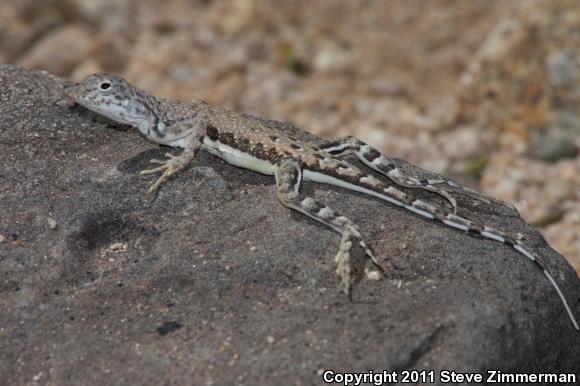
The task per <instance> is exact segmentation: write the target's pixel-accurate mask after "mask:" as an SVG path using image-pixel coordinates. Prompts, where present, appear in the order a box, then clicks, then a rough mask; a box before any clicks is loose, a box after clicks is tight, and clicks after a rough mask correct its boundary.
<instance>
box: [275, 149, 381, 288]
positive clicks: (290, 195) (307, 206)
mask: <svg viewBox="0 0 580 386" xmlns="http://www.w3.org/2000/svg"><path fill="white" fill-rule="evenodd" d="M275 177H276V187H277V192H278V199H279V200H280V202H281V203H282V204H283V205H284V206H286V207H288V208H291V209H294V210H296V211H298V212H300V213H303V214H305V215H306V216H308V217H310V218H312V219H314V220H316V221H318V222H321V223H322V224H325V225H326V226H328V227H330V228H332V229H334V230H335V231H336V232H338V233H339V234H341V236H342V237H341V240H340V246H339V250H338V253H337V254H336V258H335V261H336V273H337V275H338V276H339V277H340V279H341V282H342V285H343V288H344V292H345V294H346V296H347V297H349V296H350V287H351V284H352V266H351V258H350V250H351V249H352V247H353V245H354V244H358V245H359V246H360V247H361V248H362V249H363V250H364V252H365V254H366V255H367V256H368V257H369V258H370V260H371V261H372V263H373V265H374V266H375V267H377V269H378V273H379V275H378V276H379V277H380V276H382V273H383V272H384V270H383V268H382V267H381V265H380V263H379V261H378V259H377V258H376V256H375V254H374V252H373V250H372V249H371V247H370V246H369V245H368V244H367V243H366V242H365V241H364V240H363V239H362V235H361V233H360V231H359V229H358V227H357V226H356V225H355V224H354V223H353V222H352V221H351V220H350V219H349V218H347V217H345V216H341V215H339V214H338V213H337V212H335V211H334V210H332V209H331V208H329V207H328V206H326V205H324V204H321V203H320V202H318V201H316V200H315V199H313V198H311V197H305V196H303V195H301V194H300V193H299V190H300V185H301V182H302V169H301V167H300V165H299V164H298V163H297V162H296V161H293V160H284V161H282V163H280V164H279V165H278V166H277V168H276V172H275Z"/></svg>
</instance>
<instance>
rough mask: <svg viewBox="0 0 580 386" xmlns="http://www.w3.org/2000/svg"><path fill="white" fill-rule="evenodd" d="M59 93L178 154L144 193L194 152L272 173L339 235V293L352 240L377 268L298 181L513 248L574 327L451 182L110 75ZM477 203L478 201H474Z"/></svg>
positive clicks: (363, 147) (294, 202)
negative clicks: (467, 211) (461, 211)
mask: <svg viewBox="0 0 580 386" xmlns="http://www.w3.org/2000/svg"><path fill="white" fill-rule="evenodd" d="M67 93H68V95H69V97H71V98H72V99H73V100H74V101H75V102H76V103H78V104H80V105H82V106H84V107H86V108H88V109H90V110H93V111H95V112H97V113H99V114H101V115H104V116H106V117H108V118H110V119H112V120H114V121H117V122H120V123H124V124H128V125H131V126H134V127H136V128H137V129H139V130H140V131H141V133H143V134H144V135H145V136H146V137H147V138H148V139H150V140H152V141H154V142H157V143H161V144H164V145H169V146H173V147H180V148H183V149H184V150H183V152H182V153H181V155H179V156H174V155H172V154H166V156H167V157H168V159H167V160H155V159H153V160H151V162H152V163H154V164H158V165H159V166H158V167H155V168H153V169H148V170H143V171H142V172H141V174H154V173H161V176H160V177H159V178H158V179H157V180H156V182H155V183H153V184H152V185H151V187H150V189H149V192H153V191H154V190H156V189H157V188H158V187H159V185H161V184H162V183H163V182H165V181H166V180H167V179H168V178H169V177H171V176H172V175H173V174H175V173H177V172H178V171H180V170H182V169H183V168H185V167H186V166H187V165H188V164H189V163H190V162H191V161H192V160H193V159H194V158H195V155H196V153H197V152H198V150H199V149H204V150H206V151H208V152H210V153H211V154H213V155H215V156H217V157H219V158H221V159H223V160H224V161H226V162H228V163H230V164H233V165H236V166H239V167H242V168H245V169H248V170H252V171H255V172H259V173H263V174H266V175H273V176H274V178H275V180H276V188H277V192H278V198H279V200H280V202H281V203H282V204H283V205H284V206H286V207H288V208H291V209H294V210H296V211H298V212H301V213H303V214H305V215H306V216H309V217H311V218H313V219H314V220H316V221H319V222H321V223H322V224H325V225H326V226H328V227H330V228H332V229H334V230H335V231H336V232H338V233H339V234H340V235H341V236H342V239H341V241H340V247H339V251H338V254H337V255H336V263H337V270H336V272H337V274H338V276H339V277H340V278H341V281H342V285H343V287H344V291H345V293H346V295H347V296H348V295H349V291H350V286H351V281H352V279H351V262H350V250H351V248H352V246H353V244H354V243H357V244H358V245H359V246H360V247H362V249H363V250H364V252H365V253H366V255H368V257H369V258H370V259H371V261H372V263H373V264H374V265H375V266H376V267H377V271H375V272H377V273H379V272H382V271H383V270H382V268H381V265H380V264H379V261H378V259H377V258H376V256H375V254H374V252H373V250H372V249H371V247H370V246H369V245H368V244H367V243H366V242H365V241H364V240H363V238H362V235H361V233H360V231H359V229H358V227H357V226H356V225H355V224H354V223H353V222H352V221H351V220H350V219H349V218H348V217H345V216H343V215H340V214H338V213H337V212H335V211H334V210H332V209H331V208H329V207H328V206H326V205H324V204H322V203H320V202H318V201H316V200H315V199H313V198H312V197H306V196H304V195H302V194H301V193H300V185H301V184H302V182H303V181H315V182H320V183H325V184H331V185H335V186H339V187H342V188H346V189H349V190H352V191H355V192H360V193H364V194H367V195H370V196H373V197H377V198H379V199H382V200H384V201H386V202H389V203H391V204H393V205H396V206H399V207H402V208H405V209H407V210H409V211H411V212H413V213H415V214H417V215H420V216H422V217H425V218H427V219H430V220H434V221H437V222H439V223H442V224H445V225H447V226H449V227H452V228H456V229H458V230H460V231H464V232H468V233H472V234H477V235H481V236H483V237H485V238H487V239H490V240H495V241H498V242H500V243H503V244H506V245H508V246H510V247H512V248H514V249H515V250H516V251H518V252H519V253H521V254H522V255H524V256H526V257H527V258H528V259H530V260H531V261H532V262H534V263H535V264H536V266H537V267H538V268H539V269H541V270H542V272H543V273H544V274H545V275H546V277H547V278H548V280H549V281H550V283H551V284H552V286H553V287H554V288H555V290H556V291H557V293H558V295H559V297H560V299H561V301H562V303H563V304H564V307H565V309H566V312H567V313H568V315H569V317H570V319H571V321H572V323H573V324H574V327H575V328H576V329H577V330H578V329H579V327H578V322H577V321H576V319H575V317H574V314H573V313H572V310H571V308H570V306H569V305H568V301H567V300H566V297H565V296H564V294H563V292H562V291H561V289H560V287H559V286H558V284H557V283H556V281H555V280H554V276H553V275H552V273H551V272H550V270H549V269H548V268H547V266H546V264H545V263H544V262H543V260H542V259H541V258H540V256H538V255H537V254H535V253H534V252H532V251H531V250H530V249H529V248H528V247H526V246H525V245H524V244H523V243H522V242H521V240H520V239H519V238H512V237H510V236H508V235H507V234H505V233H503V232H500V231H498V230H496V229H493V228H491V227H487V226H485V225H482V224H478V223H476V222H473V221H470V220H468V219H466V218H463V217H460V216H458V215H457V214H456V211H455V209H456V205H457V204H456V202H455V200H454V199H453V197H452V196H451V195H450V194H449V192H448V189H445V187H446V185H451V186H452V187H454V188H460V186H459V185H457V184H455V183H453V182H451V181H447V180H420V179H416V178H413V177H409V176H406V175H405V174H404V173H402V172H401V171H400V170H399V169H398V168H397V167H396V165H395V163H394V162H393V160H392V159H389V158H387V157H386V156H384V155H382V154H381V153H379V152H378V151H377V150H375V149H373V148H372V147H371V146H370V145H368V144H365V143H363V142H361V141H359V140H358V139H356V138H353V137H345V138H338V139H330V140H321V141H318V142H310V141H305V140H299V139H296V138H294V137H293V136H292V135H291V134H290V133H289V132H288V131H287V130H284V129H283V125H280V124H276V122H274V121H269V120H266V119H262V118H257V117H253V116H249V115H245V114H238V113H234V112H231V111H227V110H225V109H222V108H219V107H215V106H210V105H208V104H206V103H204V102H202V101H194V102H178V101H172V100H167V99H161V98H156V97H154V96H151V95H149V94H147V93H146V92H145V91H143V90H141V89H139V88H137V87H135V86H133V85H131V84H129V83H128V82H127V81H125V80H124V79H121V78H119V77H117V76H113V75H108V74H94V75H91V76H89V77H87V78H86V79H85V80H83V81H82V82H81V83H79V84H76V85H74V86H71V87H69V88H68V89H67ZM346 154H354V155H355V156H356V157H357V158H358V160H360V161H361V162H362V163H363V164H364V165H366V166H367V167H369V168H371V169H373V170H375V171H376V172H378V173H380V174H382V175H384V176H386V177H388V178H389V179H390V180H391V181H392V182H394V183H395V184H396V185H399V186H402V187H405V188H420V189H425V190H429V191H431V192H434V193H437V194H439V195H441V196H443V197H444V198H445V199H447V200H448V201H449V202H450V203H451V205H452V207H453V210H448V209H446V208H444V207H442V206H440V205H435V204H433V203H429V202H425V201H422V200H420V199H417V198H415V197H413V196H412V195H410V194H408V193H405V192H403V191H402V190H400V189H397V188H396V187H394V186H390V185H389V184H387V183H385V181H383V180H381V179H378V178H376V177H374V176H372V175H370V174H368V173H366V172H364V171H363V170H361V169H359V168H357V167H356V166H354V165H352V164H350V163H348V162H346V161H345V160H343V159H341V158H339V157H341V156H343V155H346ZM470 193H473V192H472V191H470ZM480 199H482V200H484V199H485V198H484V196H480Z"/></svg>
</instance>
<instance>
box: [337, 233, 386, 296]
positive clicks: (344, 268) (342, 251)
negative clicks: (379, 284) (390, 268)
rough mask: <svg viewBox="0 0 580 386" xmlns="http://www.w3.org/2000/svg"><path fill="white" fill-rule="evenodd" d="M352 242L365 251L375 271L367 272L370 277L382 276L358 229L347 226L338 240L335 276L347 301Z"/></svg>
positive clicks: (381, 268)
mask: <svg viewBox="0 0 580 386" xmlns="http://www.w3.org/2000/svg"><path fill="white" fill-rule="evenodd" d="M354 242H358V244H359V246H360V247H361V248H362V249H363V250H364V251H365V253H366V254H367V256H369V257H370V259H371V261H372V263H373V265H374V266H375V268H376V269H375V270H373V271H369V272H371V273H372V274H370V275H369V276H370V277H373V278H374V279H380V278H382V276H383V273H384V269H383V267H382V266H381V265H380V263H379V261H378V259H377V258H376V257H375V255H374V253H373V251H372V250H371V248H370V247H369V246H368V245H367V243H365V242H364V240H363V239H362V235H361V234H360V232H359V230H358V228H357V227H356V226H354V225H351V226H348V227H347V228H346V230H345V231H344V233H343V234H342V239H341V240H340V247H339V249H338V253H337V254H336V257H335V261H336V274H337V275H338V277H340V279H341V282H342V286H343V288H344V294H345V295H346V297H347V299H350V295H351V294H350V287H351V284H352V277H351V274H352V266H351V258H350V250H351V248H352V246H353V243H354Z"/></svg>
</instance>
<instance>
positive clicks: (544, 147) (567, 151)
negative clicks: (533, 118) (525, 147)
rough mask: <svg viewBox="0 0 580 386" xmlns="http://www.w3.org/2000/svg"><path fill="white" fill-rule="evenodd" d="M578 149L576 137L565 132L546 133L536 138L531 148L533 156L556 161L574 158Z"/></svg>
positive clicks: (547, 160) (530, 151)
mask: <svg viewBox="0 0 580 386" xmlns="http://www.w3.org/2000/svg"><path fill="white" fill-rule="evenodd" d="M577 152H578V149H577V148H576V144H575V143H574V138H572V137H571V136H570V135H567V134H564V133H546V134H543V135H539V136H537V137H536V138H534V141H533V142H532V143H531V146H530V149H529V155H530V156H531V157H533V158H536V159H539V160H542V161H546V162H556V161H559V160H561V159H564V158H574V157H575V156H576V153H577Z"/></svg>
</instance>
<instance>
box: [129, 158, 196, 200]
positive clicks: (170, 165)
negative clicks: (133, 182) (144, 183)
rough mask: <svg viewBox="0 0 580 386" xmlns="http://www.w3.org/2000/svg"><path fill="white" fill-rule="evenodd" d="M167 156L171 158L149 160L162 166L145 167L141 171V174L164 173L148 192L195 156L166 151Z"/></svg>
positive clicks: (155, 188)
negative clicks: (176, 154)
mask: <svg viewBox="0 0 580 386" xmlns="http://www.w3.org/2000/svg"><path fill="white" fill-rule="evenodd" d="M165 156H166V157H167V158H169V159H167V160H158V159H152V160H150V161H149V162H150V163H152V164H160V165H161V166H159V167H156V168H153V169H145V170H141V171H140V172H139V174H140V175H147V174H155V173H163V174H161V177H159V178H158V179H157V181H155V182H154V183H153V184H152V185H151V186H150V187H149V190H148V191H147V193H153V192H154V191H155V190H157V188H158V187H159V186H160V185H161V184H162V183H163V182H165V181H167V180H168V179H169V177H171V176H172V175H173V174H175V173H177V172H178V171H180V170H181V169H183V168H184V167H185V166H187V164H188V163H189V162H190V161H191V159H192V158H193V156H192V155H190V154H182V155H179V156H175V155H173V154H170V153H166V154H165Z"/></svg>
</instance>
